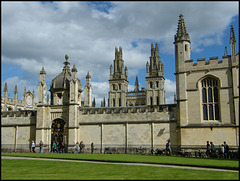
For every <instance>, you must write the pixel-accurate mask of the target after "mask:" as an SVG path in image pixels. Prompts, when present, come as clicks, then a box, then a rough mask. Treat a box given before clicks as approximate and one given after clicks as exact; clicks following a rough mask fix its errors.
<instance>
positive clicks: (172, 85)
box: [165, 79, 176, 104]
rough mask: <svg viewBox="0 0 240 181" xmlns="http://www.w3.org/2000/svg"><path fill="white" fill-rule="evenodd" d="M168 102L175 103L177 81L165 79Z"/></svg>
mask: <svg viewBox="0 0 240 181" xmlns="http://www.w3.org/2000/svg"><path fill="white" fill-rule="evenodd" d="M165 91H166V103H167V104H173V103H174V94H176V82H175V81H171V80H169V79H165Z"/></svg>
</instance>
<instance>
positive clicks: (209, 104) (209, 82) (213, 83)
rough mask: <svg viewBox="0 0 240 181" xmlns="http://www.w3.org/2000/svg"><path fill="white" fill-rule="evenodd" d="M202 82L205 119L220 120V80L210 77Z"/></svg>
mask: <svg viewBox="0 0 240 181" xmlns="http://www.w3.org/2000/svg"><path fill="white" fill-rule="evenodd" d="M201 83H202V110H203V120H220V116H219V115H220V111H219V88H218V86H219V82H218V80H216V79H214V78H210V77H208V78H205V79H203V80H202V82H201Z"/></svg>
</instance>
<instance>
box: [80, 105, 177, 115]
mask: <svg viewBox="0 0 240 181" xmlns="http://www.w3.org/2000/svg"><path fill="white" fill-rule="evenodd" d="M175 110H176V105H175V104H165V105H153V106H146V105H144V106H129V107H101V108H85V107H80V108H79V111H80V116H81V115H91V114H96V115H98V114H121V113H122V115H124V114H128V113H131V114H135V113H157V112H165V113H166V112H174V111H175Z"/></svg>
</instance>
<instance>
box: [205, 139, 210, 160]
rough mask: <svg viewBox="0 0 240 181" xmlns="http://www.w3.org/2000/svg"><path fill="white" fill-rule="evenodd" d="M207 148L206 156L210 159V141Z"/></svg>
mask: <svg viewBox="0 0 240 181" xmlns="http://www.w3.org/2000/svg"><path fill="white" fill-rule="evenodd" d="M206 147H207V150H206V155H207V157H209V156H210V144H209V141H207V145H206Z"/></svg>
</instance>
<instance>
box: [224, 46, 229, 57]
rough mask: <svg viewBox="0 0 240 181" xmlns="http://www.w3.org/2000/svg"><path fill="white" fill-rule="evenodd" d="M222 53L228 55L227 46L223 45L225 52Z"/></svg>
mask: <svg viewBox="0 0 240 181" xmlns="http://www.w3.org/2000/svg"><path fill="white" fill-rule="evenodd" d="M224 55H225V56H226V55H228V51H227V46H225V52H224Z"/></svg>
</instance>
